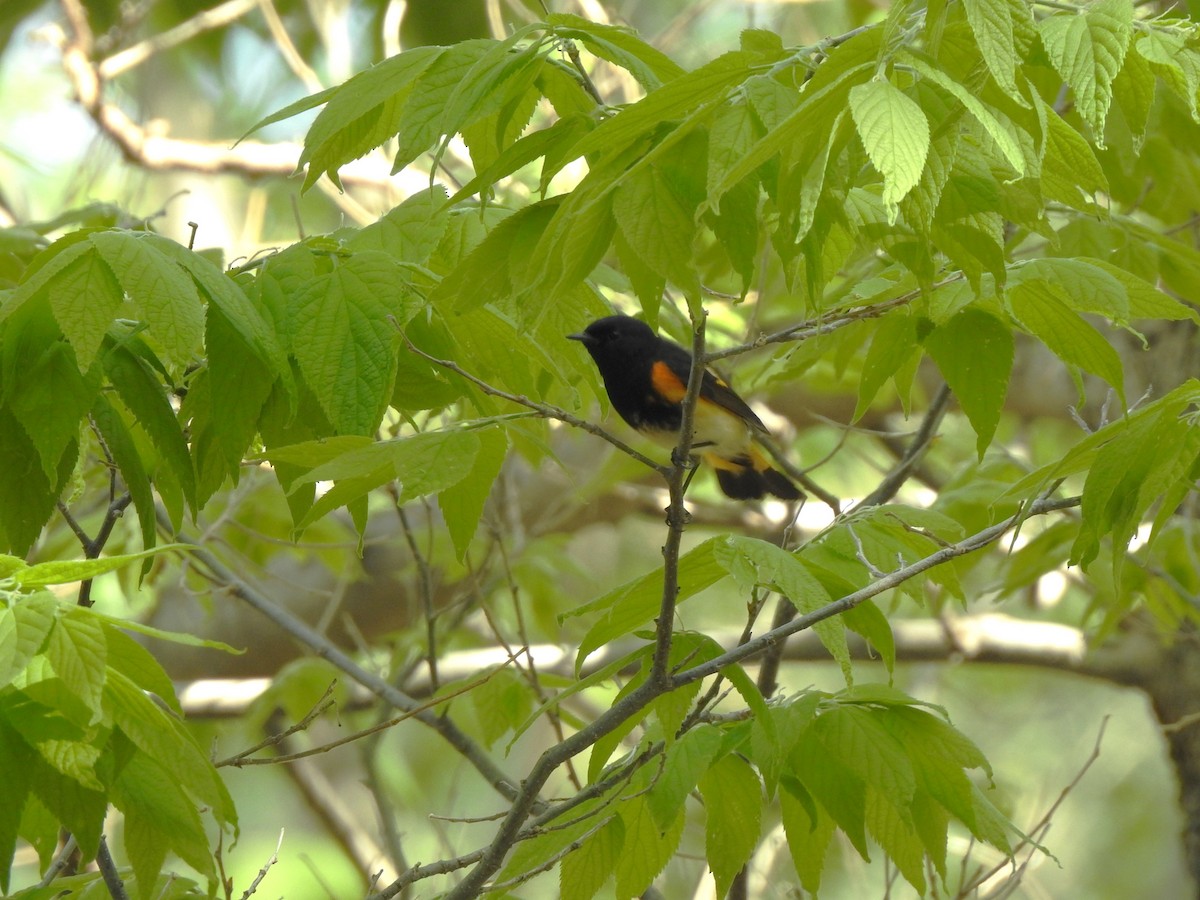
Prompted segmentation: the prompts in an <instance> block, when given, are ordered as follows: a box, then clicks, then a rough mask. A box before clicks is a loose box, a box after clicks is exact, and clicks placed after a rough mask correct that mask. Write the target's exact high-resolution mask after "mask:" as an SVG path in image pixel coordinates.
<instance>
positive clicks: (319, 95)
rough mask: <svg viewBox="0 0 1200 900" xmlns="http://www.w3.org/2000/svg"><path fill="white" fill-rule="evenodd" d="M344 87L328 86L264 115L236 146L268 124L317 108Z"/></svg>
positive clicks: (238, 140) (239, 139)
mask: <svg viewBox="0 0 1200 900" xmlns="http://www.w3.org/2000/svg"><path fill="white" fill-rule="evenodd" d="M342 87H343V85H337V86H336V87H331V88H326V89H325V90H323V91H317V92H316V93H315V94H309V95H308V96H307V97H302V98H300V99H299V100H297V101H296V102H295V103H289V104H288V105H287V106H285V107H284V108H283V109H280V110H276V111H275V112H273V113H271V114H270V115H269V116H264V117H263V118H261V119H259V120H258V121H257V122H255V123H254V124H253V125H251V126H250V129H249V130H248V131H247V132H246V133H245V134H243V135H242V136H241V137H240V138H238V139H237V141H236V142H235V143H234V146H235V147H236V146H237V145H238V144H240V143H241V142H242V141H244V140H245V139H246V138H248V137H250V135H252V134H254V132H256V131H258V130H260V129H263V128H266V127H267V126H268V125H274V124H275V123H276V122H282V121H283V120H284V119H290V118H291V117H292V116H298V115H300V113H302V112H308V111H309V110H310V109H315V108H316V107H318V106H320V105H322V104H323V103H325V102H326V101H327V100H329V98H330V97H332V96H333V95H334V94H336V93H337V92H338V91H340V90H341V89H342Z"/></svg>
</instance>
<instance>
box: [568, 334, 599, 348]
mask: <svg viewBox="0 0 1200 900" xmlns="http://www.w3.org/2000/svg"><path fill="white" fill-rule="evenodd" d="M567 340H569V341H579V343H581V344H583V346H585V347H590V346H592V344H594V343H595V341H594V340H593V339H592V336H591V335H590V334H582V333H580V334H568V335H567Z"/></svg>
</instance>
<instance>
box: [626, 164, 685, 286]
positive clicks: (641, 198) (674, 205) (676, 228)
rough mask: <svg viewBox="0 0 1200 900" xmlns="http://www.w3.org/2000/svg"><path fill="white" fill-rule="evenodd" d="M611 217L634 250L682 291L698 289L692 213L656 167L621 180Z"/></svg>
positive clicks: (647, 167) (644, 168)
mask: <svg viewBox="0 0 1200 900" xmlns="http://www.w3.org/2000/svg"><path fill="white" fill-rule="evenodd" d="M612 211H613V217H614V218H615V219H616V223H617V227H618V228H619V229H620V230H621V231H622V232H623V235H624V238H625V240H626V241H628V243H629V246H630V247H631V248H632V249H633V250H634V252H635V253H636V254H637V255H638V256H639V257H640V258H641V259H642V260H643V261H645V263H646V265H647V266H649V267H650V268H651V269H652V270H653V271H655V272H657V273H658V274H659V275H661V276H662V277H664V278H668V279H670V280H671V281H673V282H674V283H675V284H677V285H679V286H680V288H682V289H683V290H684V291H686V292H689V293H694V292H695V291H697V290H699V280H698V275H697V273H696V267H695V266H694V265H693V262H692V241H693V240H694V238H695V233H696V227H695V224H694V221H693V216H692V214H691V213H690V212H689V211H688V210H687V209H686V208H685V206H684V203H683V202H682V201H681V199H680V198H679V197H678V196H677V195H676V193H675V192H674V191H672V190H671V186H670V184H669V183H668V182H667V180H666V179H665V178H664V175H663V173H662V172H661V171H660V170H659V169H658V168H657V167H656V166H646V167H643V168H641V169H639V170H638V171H637V172H636V173H634V174H633V175H631V176H630V177H628V178H626V179H624V180H623V181H622V182H621V184H620V186H619V187H618V188H617V190H616V192H615V194H614V195H613V205H612Z"/></svg>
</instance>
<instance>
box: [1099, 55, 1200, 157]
mask: <svg viewBox="0 0 1200 900" xmlns="http://www.w3.org/2000/svg"><path fill="white" fill-rule="evenodd" d="M1155 86H1156V79H1155V77H1154V69H1153V67H1152V66H1151V65H1150V63H1149V62H1148V61H1147V59H1146V57H1145V56H1144V55H1143V54H1141V53H1126V54H1125V64H1124V65H1123V66H1121V71H1120V73H1118V75H1117V77H1116V78H1115V79H1114V80H1113V85H1112V87H1113V100H1115V101H1116V104H1117V108H1118V109H1120V110H1121V114H1122V115H1123V116H1124V117H1125V123H1126V124H1127V125H1128V126H1129V132H1130V135H1131V136H1132V138H1133V150H1134V152H1135V153H1140V152H1141V149H1142V144H1143V143H1144V141H1145V138H1146V123H1147V122H1148V121H1149V118H1150V107H1151V105H1152V104H1153V103H1154V91H1155ZM1192 98H1193V99H1192V103H1193V104H1195V91H1193V92H1192ZM1194 114H1195V111H1194V110H1193V115H1194Z"/></svg>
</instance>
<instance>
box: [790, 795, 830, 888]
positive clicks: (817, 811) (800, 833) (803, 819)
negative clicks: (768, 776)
mask: <svg viewBox="0 0 1200 900" xmlns="http://www.w3.org/2000/svg"><path fill="white" fill-rule="evenodd" d="M784 785H785V787H787V788H788V789H786V790H784V791H783V792H782V793H781V794H780V806H781V812H782V818H783V830H784V833H785V834H786V835H787V842H788V849H789V851H790V852H791V855H792V865H793V866H795V868H796V874H797V875H798V876H800V884H801V885H803V886H804V889H805V890H806V891H809V892H810V893H812V894H813V895H814V896H816V894H817V892H818V891H819V890H820V888H821V873H822V872H823V871H824V869H825V853H826V850H827V849H828V847H829V842H830V841H831V840H832V839H833V833H834V831H835V830H836V829H835V826H834V823H833V820H832V819H831V818H830V817H829V815H828V814H826V813H825V811H824V810H823V809H821V808H820V807H818V806H817V805H816V803H814V802H813V800H812V798H811V797H810V796H809V794H808V792H807V791H806V790H805V789H804V786H803V785H801V784H800V783H799V782H798V781H796V779H794V778H792V779H785V780H784Z"/></svg>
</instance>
